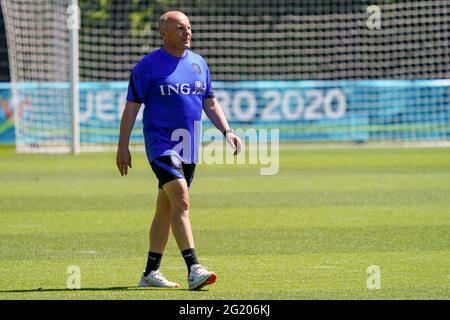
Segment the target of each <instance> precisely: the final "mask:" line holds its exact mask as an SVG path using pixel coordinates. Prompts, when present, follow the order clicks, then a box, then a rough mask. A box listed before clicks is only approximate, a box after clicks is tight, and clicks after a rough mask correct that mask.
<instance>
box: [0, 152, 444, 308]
mask: <svg viewBox="0 0 450 320" xmlns="http://www.w3.org/2000/svg"><path fill="white" fill-rule="evenodd" d="M0 181H1V183H0V219H1V220H0V240H1V241H0V299H449V298H450V149H342V150H331V149H327V150H302V149H299V150H294V149H291V150H282V151H281V154H280V171H279V173H278V174H277V175H274V176H261V175H260V174H259V168H258V167H257V166H255V165H248V166H243V165H234V166H232V165H227V166H225V165H222V166H210V165H200V166H198V168H197V171H196V177H195V179H194V183H193V186H192V189H191V221H192V224H193V230H194V237H195V241H196V248H197V252H198V254H199V257H200V262H201V263H202V264H204V265H206V266H207V267H208V268H209V269H211V270H214V271H215V272H216V273H217V275H218V280H217V282H216V283H215V284H214V285H212V286H209V287H206V288H205V289H204V290H202V291H198V292H191V291H188V290H187V281H186V276H187V274H186V267H185V265H184V262H183V259H182V257H181V255H180V253H179V252H178V249H177V246H176V243H175V241H174V239H173V237H171V240H170V242H169V245H168V247H167V250H166V253H165V255H164V257H163V260H162V266H161V271H162V272H163V273H164V275H166V276H167V278H169V279H171V280H173V281H177V282H179V283H181V285H182V289H181V290H162V289H139V288H137V287H136V286H137V282H138V280H139V277H140V273H141V272H142V270H143V269H144V267H145V262H146V256H147V250H148V244H147V241H148V240H147V239H148V229H149V224H150V222H151V219H152V215H153V211H154V206H155V200H156V191H157V190H156V185H157V182H156V178H155V177H154V175H153V172H152V171H151V169H150V167H149V166H148V164H147V160H146V158H145V155H144V154H143V153H134V154H133V169H131V170H130V172H129V175H128V176H127V177H121V176H120V175H119V173H118V171H117V169H116V168H115V154H113V153H98V154H96V153H91V154H81V155H79V156H72V155H16V154H14V153H12V152H3V153H0ZM71 265H76V266H79V268H80V270H81V289H79V290H69V289H67V284H66V283H67V279H68V277H69V276H70V275H69V274H68V273H67V268H68V266H71ZM372 265H376V266H378V267H379V268H380V272H381V274H380V278H379V279H380V286H381V287H380V289H373V290H370V289H368V287H367V282H368V279H369V277H370V276H371V275H370V274H369V273H368V272H367V268H368V267H369V266H372ZM369 283H372V282H371V281H370V279H369Z"/></svg>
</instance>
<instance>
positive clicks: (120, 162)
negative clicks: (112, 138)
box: [116, 147, 132, 176]
mask: <svg viewBox="0 0 450 320" xmlns="http://www.w3.org/2000/svg"><path fill="white" fill-rule="evenodd" d="M116 165H117V168H118V169H119V172H120V175H121V176H126V175H127V173H128V167H130V168H132V167H131V153H130V150H129V149H128V147H126V148H124V147H118V148H117V155H116Z"/></svg>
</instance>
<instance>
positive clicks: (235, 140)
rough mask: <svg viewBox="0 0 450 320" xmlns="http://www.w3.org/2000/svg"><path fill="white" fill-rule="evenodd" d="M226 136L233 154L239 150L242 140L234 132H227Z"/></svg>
mask: <svg viewBox="0 0 450 320" xmlns="http://www.w3.org/2000/svg"><path fill="white" fill-rule="evenodd" d="M226 138H227V141H228V143H229V144H230V145H231V147H232V148H233V150H234V154H233V155H237V154H238V153H239V152H241V149H242V141H241V139H240V138H239V137H238V136H237V135H236V134H235V133H234V132H230V133H227V135H226Z"/></svg>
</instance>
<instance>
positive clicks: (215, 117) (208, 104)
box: [203, 98, 242, 155]
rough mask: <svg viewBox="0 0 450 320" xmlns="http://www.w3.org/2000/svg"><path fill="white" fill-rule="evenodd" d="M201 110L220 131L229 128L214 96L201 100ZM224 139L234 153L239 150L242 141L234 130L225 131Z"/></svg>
mask: <svg viewBox="0 0 450 320" xmlns="http://www.w3.org/2000/svg"><path fill="white" fill-rule="evenodd" d="M203 110H204V111H205V113H206V116H207V117H208V118H209V120H211V122H212V123H213V125H214V126H215V127H216V128H217V129H219V131H220V132H222V133H224V132H225V130H228V129H230V125H229V124H228V121H227V118H226V116H225V113H224V112H223V109H222V107H221V106H220V104H219V101H217V99H216V98H209V99H205V100H204V101H203ZM225 136H226V139H227V141H228V143H229V144H230V145H231V147H232V148H233V149H234V150H235V151H234V155H237V154H238V153H239V152H241V148H242V141H241V139H239V137H238V136H237V135H236V134H234V132H230V133H227V134H226V135H225Z"/></svg>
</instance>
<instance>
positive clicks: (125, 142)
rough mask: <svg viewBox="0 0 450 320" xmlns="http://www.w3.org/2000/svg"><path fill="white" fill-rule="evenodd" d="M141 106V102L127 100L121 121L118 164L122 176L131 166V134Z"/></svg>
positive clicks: (117, 155)
mask: <svg viewBox="0 0 450 320" xmlns="http://www.w3.org/2000/svg"><path fill="white" fill-rule="evenodd" d="M140 107H141V104H140V103H136V102H130V101H127V103H126V104H125V109H124V110H123V114H122V120H121V121H120V135H119V142H118V145H117V154H116V165H117V168H118V169H119V172H120V174H121V175H122V176H124V175H125V176H126V175H127V173H128V167H130V168H131V153H130V149H129V143H130V136H131V131H132V130H133V126H134V122H135V121H136V117H137V115H138V112H139V108H140Z"/></svg>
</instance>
